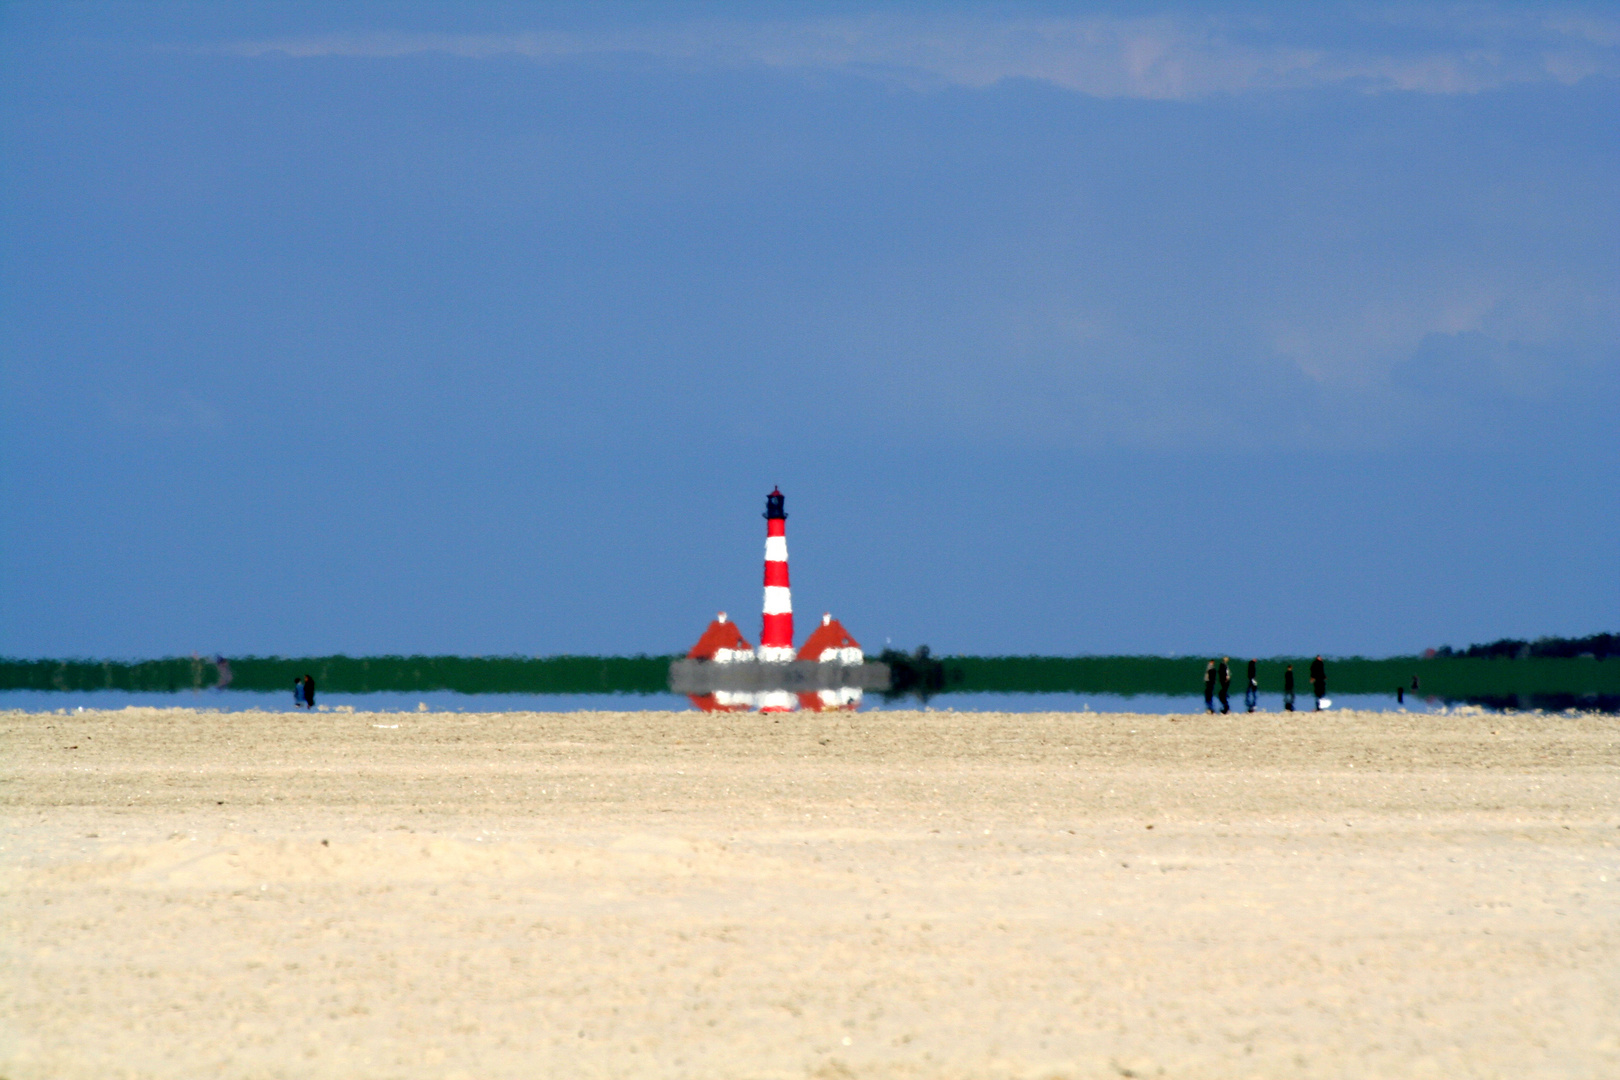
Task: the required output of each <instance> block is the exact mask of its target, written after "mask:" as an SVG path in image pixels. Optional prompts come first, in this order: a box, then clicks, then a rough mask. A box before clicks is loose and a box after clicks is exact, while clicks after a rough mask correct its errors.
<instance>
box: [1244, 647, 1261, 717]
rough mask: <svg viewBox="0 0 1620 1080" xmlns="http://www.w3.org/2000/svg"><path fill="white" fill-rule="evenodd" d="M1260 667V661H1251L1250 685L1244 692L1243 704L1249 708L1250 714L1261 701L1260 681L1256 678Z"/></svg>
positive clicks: (1251, 659)
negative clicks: (1256, 672)
mask: <svg viewBox="0 0 1620 1080" xmlns="http://www.w3.org/2000/svg"><path fill="white" fill-rule="evenodd" d="M1259 666H1260V661H1259V660H1257V659H1254V658H1253V657H1251V658H1250V659H1249V685H1248V687H1247V688H1246V689H1245V690H1244V691H1243V704H1245V705H1247V706H1248V707H1249V711H1250V712H1254V707H1255V705H1256V703H1258V702H1259V700H1260V680H1259V679H1258V678H1257V677H1256V676H1255V671H1256V669H1257V668H1258V667H1259Z"/></svg>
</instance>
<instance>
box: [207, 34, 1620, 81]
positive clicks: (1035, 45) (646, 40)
mask: <svg viewBox="0 0 1620 1080" xmlns="http://www.w3.org/2000/svg"><path fill="white" fill-rule="evenodd" d="M1354 27H1355V28H1356V29H1357V30H1359V31H1363V32H1361V33H1352V34H1344V35H1340V36H1342V37H1348V38H1352V39H1357V38H1365V37H1373V38H1376V39H1378V41H1379V42H1380V47H1378V48H1370V47H1361V48H1356V47H1347V46H1344V45H1338V44H1331V45H1318V44H1314V43H1311V42H1305V41H1291V40H1289V39H1288V35H1287V33H1286V32H1284V31H1280V30H1278V29H1276V28H1274V27H1271V26H1269V25H1267V24H1266V23H1264V22H1262V21H1257V20H1253V19H1236V18H1230V17H1205V18H1189V17H1172V16H1166V17H1156V18H1142V19H1121V18H1115V17H1103V16H1099V17H1088V18H1005V19H995V18H987V17H983V16H969V15H959V16H936V17H927V16H920V15H896V14H872V15H866V16H860V17H848V18H837V19H824V20H815V21H801V22H780V21H778V22H759V23H745V22H720V21H702V22H674V23H664V24H659V25H645V26H640V27H634V28H623V27H618V28H613V29H603V30H600V31H589V30H586V31H567V32H564V31H533V32H523V33H505V34H483V35H480V34H432V33H404V32H386V31H366V32H354V33H339V34H326V35H318V36H309V37H287V38H276V39H268V40H256V41H237V42H229V43H223V44H219V45H215V46H211V47H209V48H208V50H207V51H209V52H216V53H227V54H233V55H240V56H287V57H377V58H387V57H405V56H413V55H419V54H430V53H437V54H441V55H448V56H459V57H467V58H478V57H498V56H520V57H528V58H531V59H534V60H539V61H556V60H564V59H569V58H576V57H584V56H612V55H625V56H642V57H651V58H654V59H659V60H663V61H667V62H672V63H680V64H698V65H702V66H732V67H769V68H782V69H821V70H826V69H832V70H841V71H847V72H852V73H859V74H865V75H868V76H871V77H877V78H887V79H892V80H897V81H901V82H904V83H907V84H910V85H916V86H930V85H933V86H940V85H959V86H973V87H981V86H989V85H992V84H994V83H997V82H999V81H1001V80H1004V79H1015V78H1025V79H1035V80H1039V81H1042V82H1046V83H1050V84H1052V85H1055V86H1060V87H1063V88H1066V89H1069V90H1073V91H1077V92H1079V93H1083V94H1088V95H1093V96H1097V97H1128V98H1155V99H1169V100H1174V99H1189V98H1199V97H1206V96H1210V95H1219V94H1236V93H1244V92H1249V91H1265V90H1286V89H1301V88H1311V87H1323V86H1346V87H1350V88H1354V89H1360V90H1364V91H1367V92H1380V91H1391V90H1397V91H1413V92H1420V93H1433V94H1455V93H1474V92H1478V91H1483V90H1489V89H1492V88H1494V87H1499V86H1505V85H1509V84H1514V83H1535V82H1555V83H1564V84H1569V83H1574V82H1578V81H1580V80H1582V79H1585V78H1589V77H1592V76H1605V75H1606V76H1615V75H1617V74H1620V19H1614V18H1604V17H1598V16H1591V15H1570V14H1565V15H1561V16H1552V15H1543V16H1529V15H1524V16H1510V15H1493V16H1490V17H1486V16H1484V15H1475V16H1471V17H1461V16H1448V17H1445V18H1442V17H1440V16H1438V15H1434V16H1433V17H1420V16H1419V15H1410V14H1408V15H1405V16H1402V17H1401V18H1399V19H1396V18H1393V17H1389V18H1375V17H1372V16H1365V17H1361V18H1359V19H1358V20H1357V21H1356V22H1355V23H1354ZM1368 31H1370V32H1368Z"/></svg>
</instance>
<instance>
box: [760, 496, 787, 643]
mask: <svg viewBox="0 0 1620 1080" xmlns="http://www.w3.org/2000/svg"><path fill="white" fill-rule="evenodd" d="M782 501H783V495H782V491H781V489H780V488H773V489H772V490H771V493H770V494H769V495H767V496H765V619H764V624H763V625H762V626H761V627H760V631H759V658H760V660H762V661H763V662H765V663H767V664H785V663H787V662H788V661H789V660H792V659H793V592H792V590H791V589H790V588H789V586H788V554H787V511H786V510H784V509H782Z"/></svg>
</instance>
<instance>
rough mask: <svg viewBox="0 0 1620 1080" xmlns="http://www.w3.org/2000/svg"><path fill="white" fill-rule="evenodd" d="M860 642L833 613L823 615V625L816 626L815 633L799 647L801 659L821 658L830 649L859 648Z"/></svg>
mask: <svg viewBox="0 0 1620 1080" xmlns="http://www.w3.org/2000/svg"><path fill="white" fill-rule="evenodd" d="M860 647H861V645H860V642H858V641H856V640H855V639H854V638H852V637H850V636H849V631H848V630H845V629H844V624H843V623H841V622H839V621H838V620H837V619H835V618H833V617H832V616H831V615H823V616H822V617H821V625H820V626H818V627H816V629H815V633H813V634H811V635H810V638H809V640H808V641H806V642H805V643H804V644H803V645H802V646H801V647H800V648H799V659H800V660H820V659H821V654H822V653H824V652H826V651H827V650H828V649H859V648H860Z"/></svg>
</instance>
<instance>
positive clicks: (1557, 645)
mask: <svg viewBox="0 0 1620 1080" xmlns="http://www.w3.org/2000/svg"><path fill="white" fill-rule="evenodd" d="M1434 654H1435V655H1436V656H1441V657H1451V656H1463V657H1469V658H1471V659H1477V658H1480V657H1484V658H1486V659H1493V660H1499V659H1512V660H1528V659H1542V658H1548V657H1559V658H1563V659H1575V658H1588V659H1592V660H1606V659H1608V658H1609V657H1611V656H1620V635H1616V634H1593V635H1592V636H1591V637H1583V638H1561V637H1544V638H1537V639H1536V640H1535V641H1521V640H1520V639H1518V638H1503V639H1502V640H1500V641H1493V642H1491V643H1490V644H1488V645H1470V646H1468V648H1466V649H1453V648H1452V647H1451V646H1450V645H1442V646H1441V647H1440V648H1438V649H1436V650H1435V651H1434Z"/></svg>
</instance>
